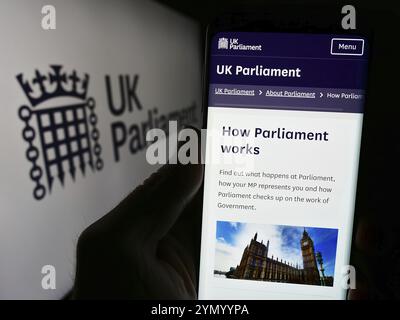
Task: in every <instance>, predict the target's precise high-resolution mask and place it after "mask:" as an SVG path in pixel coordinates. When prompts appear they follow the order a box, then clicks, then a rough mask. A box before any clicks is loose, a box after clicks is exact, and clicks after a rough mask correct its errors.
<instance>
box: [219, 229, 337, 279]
mask: <svg viewBox="0 0 400 320" xmlns="http://www.w3.org/2000/svg"><path fill="white" fill-rule="evenodd" d="M300 246H301V252H302V258H303V268H302V269H301V268H300V267H299V266H298V265H294V264H291V263H288V262H286V261H282V259H281V260H280V261H279V259H278V258H274V256H272V257H271V258H269V257H268V249H269V240H268V242H267V244H266V245H265V244H264V243H263V241H261V242H258V241H257V233H256V234H255V236H254V238H253V239H251V241H250V244H249V245H247V246H246V248H245V249H244V252H243V255H242V259H241V261H240V264H239V265H238V266H237V267H236V268H235V269H234V268H231V271H229V272H227V273H226V274H225V275H226V277H227V278H233V279H248V280H258V281H272V282H285V283H297V284H309V285H319V286H321V285H324V286H333V277H325V276H324V275H323V269H322V275H320V272H319V270H318V266H317V256H316V254H315V250H314V242H313V240H312V239H311V237H310V236H309V235H308V233H307V231H306V230H305V229H304V232H303V237H302V238H301V240H300Z"/></svg>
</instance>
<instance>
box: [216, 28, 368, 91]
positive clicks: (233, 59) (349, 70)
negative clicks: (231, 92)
mask: <svg viewBox="0 0 400 320" xmlns="http://www.w3.org/2000/svg"><path fill="white" fill-rule="evenodd" d="M367 55H368V42H367V41H366V39H364V38H361V37H356V36H353V37H350V36H348V35H347V36H343V35H326V34H294V33H258V32H222V33H217V34H216V35H215V36H214V37H213V39H212V43H211V57H210V72H209V79H210V83H213V84H236V85H261V86H263V85H264V86H294V87H311V88H340V89H343V88H346V89H359V90H364V89H365V88H366V79H367V66H368V59H367ZM227 69H228V70H227ZM254 70H257V71H254ZM260 70H265V73H262V74H260V72H261V71H260ZM296 70H297V71H296ZM275 71H278V72H279V74H276V73H274V72H275Z"/></svg>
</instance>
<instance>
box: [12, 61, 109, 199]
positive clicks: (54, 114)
mask: <svg viewBox="0 0 400 320" xmlns="http://www.w3.org/2000/svg"><path fill="white" fill-rule="evenodd" d="M17 80H18V83H19V84H20V85H21V87H22V89H23V91H24V93H25V95H26V97H27V98H28V101H29V105H22V106H21V107H20V108H19V110H18V115H19V118H20V119H21V120H22V121H23V122H24V123H25V127H24V129H23V130H22V137H23V139H24V140H25V141H26V142H27V143H28V148H27V149H26V158H27V159H28V161H30V163H31V169H30V172H29V176H30V178H31V180H32V181H33V182H34V184H35V186H34V189H33V197H34V198H35V199H36V200H41V199H43V198H44V197H45V196H46V194H49V193H51V190H52V187H53V186H54V183H55V182H56V181H57V180H58V181H59V183H61V185H62V186H64V183H65V180H66V177H67V176H68V175H69V176H70V177H71V178H72V180H75V177H76V175H77V173H78V172H79V171H80V172H81V174H82V175H83V176H84V175H85V174H86V173H87V171H88V170H90V169H91V170H92V171H99V170H101V169H102V168H103V160H102V159H101V146H100V144H99V137H100V133H99V130H98V129H97V128H96V124H97V115H96V113H95V105H96V104H95V100H94V99H93V98H92V97H88V98H87V90H88V86H89V75H88V74H84V75H83V76H82V77H79V76H78V74H77V72H76V71H75V70H73V71H72V72H71V73H65V72H63V71H62V66H61V65H51V66H50V72H49V73H48V74H45V73H41V72H40V71H39V70H35V74H34V77H33V78H32V79H31V80H26V79H25V78H24V75H23V74H18V75H17ZM89 168H90V169H89Z"/></svg>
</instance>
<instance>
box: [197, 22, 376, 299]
mask: <svg viewBox="0 0 400 320" xmlns="http://www.w3.org/2000/svg"><path fill="white" fill-rule="evenodd" d="M338 24H340V23H339V21H335V25H338ZM302 26H303V25H302V24H296V23H288V24H286V25H285V27H284V28H283V27H281V26H279V24H278V26H276V25H274V26H273V27H272V25H271V24H270V23H269V21H268V18H266V19H252V17H251V16H248V15H247V16H246V18H243V17H241V16H240V15H234V16H233V18H232V15H231V16H230V17H229V18H228V19H226V18H224V19H219V20H218V22H217V23H216V24H214V25H212V26H211V27H209V30H208V34H207V45H206V56H207V59H206V77H205V105H204V107H203V114H204V123H205V125H204V127H205V128H206V129H207V138H206V147H205V159H206V164H205V179H204V200H203V218H202V232H201V253H200V271H199V298H200V299H344V298H345V297H346V292H347V289H348V287H349V285H352V281H354V279H355V270H354V268H352V267H351V266H349V259H350V251H351V242H352V241H351V240H352V231H353V220H354V210H355V202H356V190H357V178H358V166H359V155H360V146H361V138H362V125H363V117H364V106H365V100H366V87H367V72H368V60H369V51H370V41H369V37H368V35H365V34H360V33H357V32H351V33H350V32H347V31H345V30H341V29H339V30H338V29H337V28H331V27H327V28H322V27H321V28H319V25H315V26H312V21H311V22H309V23H308V24H307V27H302ZM310 26H312V28H311V27H310Z"/></svg>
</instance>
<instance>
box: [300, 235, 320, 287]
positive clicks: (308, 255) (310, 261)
mask: <svg viewBox="0 0 400 320" xmlns="http://www.w3.org/2000/svg"><path fill="white" fill-rule="evenodd" d="M300 245H301V254H302V256H303V268H304V277H305V279H304V280H305V282H306V283H309V284H316V285H319V284H320V277H319V271H318V266H317V261H316V258H315V250H314V242H313V241H312V239H311V238H310V236H309V235H308V233H307V231H306V229H305V228H304V231H303V237H302V238H301V240H300Z"/></svg>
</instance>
